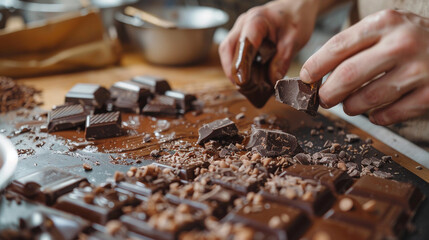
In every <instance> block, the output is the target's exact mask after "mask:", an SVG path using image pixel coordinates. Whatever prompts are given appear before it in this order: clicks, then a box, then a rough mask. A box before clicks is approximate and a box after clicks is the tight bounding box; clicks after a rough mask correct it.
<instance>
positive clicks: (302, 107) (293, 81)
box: [275, 77, 320, 116]
mask: <svg viewBox="0 0 429 240" xmlns="http://www.w3.org/2000/svg"><path fill="white" fill-rule="evenodd" d="M319 86H320V81H318V82H316V83H313V84H306V83H304V82H303V81H301V79H300V78H298V77H296V78H285V79H281V80H278V81H277V83H276V86H275V91H276V100H277V101H279V102H281V103H284V104H287V105H289V106H291V107H293V108H295V109H296V110H299V111H303V112H306V113H307V114H309V115H312V116H316V114H317V109H318V108H319Z"/></svg>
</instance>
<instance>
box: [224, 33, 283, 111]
mask: <svg viewBox="0 0 429 240" xmlns="http://www.w3.org/2000/svg"><path fill="white" fill-rule="evenodd" d="M268 42H269V41H268V40H266V41H264V43H263V46H261V48H262V49H261V51H260V53H259V54H260V57H259V58H257V55H256V54H257V53H258V51H257V50H256V49H255V47H254V46H253V45H252V43H251V42H250V41H249V39H247V38H245V39H244V40H242V41H240V43H239V46H238V47H237V48H236V52H235V55H234V60H233V62H234V65H233V67H232V77H233V79H234V82H235V84H236V85H237V86H238V88H239V89H238V91H239V92H240V93H242V94H243V95H244V96H246V98H247V99H249V101H250V102H251V103H252V104H253V105H254V106H255V107H258V108H261V107H263V106H264V105H265V103H266V102H267V101H268V99H269V98H270V97H271V95H272V94H273V87H272V86H271V84H270V80H269V74H268V69H269V60H270V59H271V58H272V57H273V56H274V55H272V56H270V55H271V54H272V53H274V54H275V45H274V44H272V43H271V44H268ZM273 50H274V51H273Z"/></svg>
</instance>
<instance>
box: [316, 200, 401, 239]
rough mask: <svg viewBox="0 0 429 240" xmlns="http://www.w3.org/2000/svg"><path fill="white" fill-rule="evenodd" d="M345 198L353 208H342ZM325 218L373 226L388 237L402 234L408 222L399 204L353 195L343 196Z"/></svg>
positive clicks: (366, 226) (392, 237) (365, 226)
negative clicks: (345, 209)
mask: <svg viewBox="0 0 429 240" xmlns="http://www.w3.org/2000/svg"><path fill="white" fill-rule="evenodd" d="M345 199H347V201H350V202H351V204H352V208H350V209H348V210H347V211H344V210H343V209H342V208H341V207H342V206H341V203H342V202H344V200H345ZM325 218H330V219H334V220H337V221H341V222H346V223H349V224H352V225H359V226H362V227H364V228H373V229H374V230H375V231H378V232H382V233H383V235H384V236H387V239H394V238H395V236H401V235H402V233H403V232H404V231H405V230H406V225H407V222H408V216H407V214H406V213H405V212H404V209H402V208H401V207H399V206H398V205H394V204H390V203H387V202H383V201H377V200H373V199H370V198H364V197H359V196H352V195H347V196H341V197H340V198H339V199H338V200H337V202H336V203H335V204H334V205H333V207H332V209H331V210H329V211H328V212H327V213H326V214H325Z"/></svg>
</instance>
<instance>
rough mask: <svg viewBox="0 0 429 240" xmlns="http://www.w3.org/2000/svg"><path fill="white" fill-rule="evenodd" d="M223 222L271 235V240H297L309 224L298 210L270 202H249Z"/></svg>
mask: <svg viewBox="0 0 429 240" xmlns="http://www.w3.org/2000/svg"><path fill="white" fill-rule="evenodd" d="M223 221H224V222H235V223H241V224H244V225H246V226H249V227H252V228H254V229H257V230H260V231H262V232H264V233H267V234H268V235H271V236H272V239H297V238H298V237H299V236H300V235H301V234H302V233H303V232H304V231H305V230H306V228H307V227H308V225H309V224H310V222H309V219H308V218H307V217H306V216H305V214H304V213H303V212H302V211H300V210H299V209H296V208H292V207H289V206H285V205H281V204H278V203H275V202H270V201H262V202H261V203H255V202H250V203H248V204H246V205H244V206H243V207H242V208H240V209H239V210H238V211H237V212H231V213H230V214H228V215H227V216H226V217H225V219H224V220H223Z"/></svg>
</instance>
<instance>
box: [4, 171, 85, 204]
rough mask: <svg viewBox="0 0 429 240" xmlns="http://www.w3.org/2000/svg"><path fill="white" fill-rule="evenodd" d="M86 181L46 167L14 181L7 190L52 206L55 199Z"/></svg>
mask: <svg viewBox="0 0 429 240" xmlns="http://www.w3.org/2000/svg"><path fill="white" fill-rule="evenodd" d="M86 181H87V180H86V178H84V177H81V176H78V175H74V174H71V173H68V172H64V171H62V170H60V169H58V168H53V167H47V168H44V169H42V170H40V171H37V172H34V173H32V174H29V175H26V176H24V177H21V178H18V179H16V180H14V181H13V182H12V183H11V184H10V186H9V189H10V190H11V191H14V192H16V193H19V194H21V195H22V196H24V197H26V198H28V199H31V200H34V201H38V202H42V203H45V204H47V205H52V204H53V203H55V201H56V200H57V198H59V197H60V196H62V195H64V194H66V193H68V192H71V191H72V190H73V188H75V187H77V186H79V184H81V183H82V182H86Z"/></svg>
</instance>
